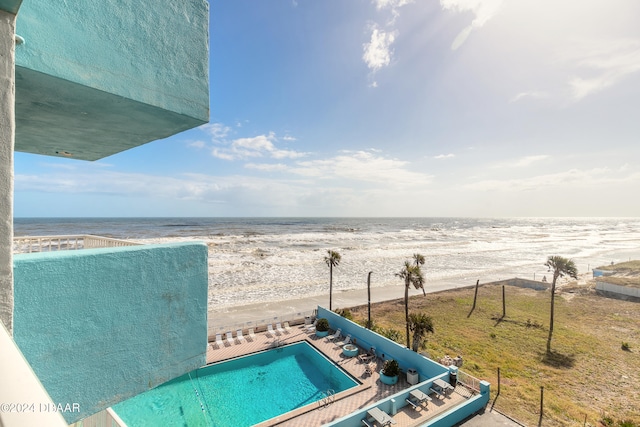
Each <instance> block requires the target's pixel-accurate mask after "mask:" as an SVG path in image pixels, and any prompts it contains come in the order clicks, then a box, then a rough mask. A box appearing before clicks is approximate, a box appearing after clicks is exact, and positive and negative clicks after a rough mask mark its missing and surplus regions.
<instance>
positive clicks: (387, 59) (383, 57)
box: [362, 0, 414, 87]
mask: <svg viewBox="0 0 640 427" xmlns="http://www.w3.org/2000/svg"><path fill="white" fill-rule="evenodd" d="M413 2H414V0H373V3H374V4H375V5H376V9H377V10H378V11H379V12H380V11H382V10H390V12H391V16H390V17H389V18H387V19H386V22H385V24H384V25H381V24H379V23H374V24H371V25H370V30H371V37H370V38H369V42H367V43H364V44H363V50H364V53H363V54H362V59H363V61H364V62H365V64H367V67H368V68H369V69H370V70H371V74H370V77H371V79H372V81H371V83H370V86H371V87H378V82H376V81H375V79H374V76H375V74H376V73H377V72H378V71H379V70H380V69H382V68H383V67H387V66H389V64H391V60H392V58H393V49H392V48H391V46H392V45H393V43H394V42H395V40H396V37H398V34H399V32H398V30H397V29H395V28H394V26H395V23H396V20H397V18H398V17H399V16H400V10H399V9H400V8H401V7H403V6H406V5H408V4H411V3H413ZM383 27H385V28H386V29H383Z"/></svg>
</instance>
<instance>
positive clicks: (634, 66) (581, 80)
mask: <svg viewBox="0 0 640 427" xmlns="http://www.w3.org/2000/svg"><path fill="white" fill-rule="evenodd" d="M563 56H565V58H566V59H567V60H568V61H569V62H570V63H573V64H575V66H577V67H578V68H579V69H581V70H582V71H578V72H576V74H577V75H574V76H572V77H571V78H570V79H569V82H568V84H569V88H570V91H571V95H572V97H573V99H574V100H576V101H578V100H581V99H582V98H584V97H586V96H589V95H592V94H594V93H597V92H600V91H602V90H604V89H606V88H609V87H611V86H613V85H615V84H617V83H618V82H620V81H621V80H622V79H623V78H624V77H626V76H628V75H630V74H633V73H637V72H638V71H640V40H636V39H609V40H582V41H579V42H573V43H571V44H569V45H568V46H567V48H566V51H565V52H564V55H563Z"/></svg>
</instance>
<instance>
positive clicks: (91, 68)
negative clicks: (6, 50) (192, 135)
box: [15, 0, 209, 160]
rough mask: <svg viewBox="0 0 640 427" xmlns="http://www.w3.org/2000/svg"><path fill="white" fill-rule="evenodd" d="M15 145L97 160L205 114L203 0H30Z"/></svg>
mask: <svg viewBox="0 0 640 427" xmlns="http://www.w3.org/2000/svg"><path fill="white" fill-rule="evenodd" d="M16 34H17V35H19V36H20V37H22V39H24V43H21V44H18V45H17V46H16V147H15V150H16V151H24V152H30V153H37V154H44V155H51V156H65V157H72V158H77V159H83V160H97V159H100V158H103V157H106V156H108V155H111V154H114V153H117V152H120V151H123V150H126V149H128V148H131V147H135V146H138V145H141V144H144V143H146V142H149V141H153V140H156V139H160V138H166V137H168V136H171V135H173V134H176V133H178V132H181V131H184V130H186V129H190V128H193V127H195V126H199V125H201V124H203V123H206V122H208V120H209V37H208V35H209V4H208V3H207V2H206V1H205V0H184V1H167V0H162V1H158V0H136V1H122V0H84V1H82V2H70V1H66V0H28V1H25V2H24V3H23V4H22V6H21V7H20V13H19V14H18V18H17V22H16Z"/></svg>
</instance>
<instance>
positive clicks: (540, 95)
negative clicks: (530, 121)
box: [509, 91, 549, 102]
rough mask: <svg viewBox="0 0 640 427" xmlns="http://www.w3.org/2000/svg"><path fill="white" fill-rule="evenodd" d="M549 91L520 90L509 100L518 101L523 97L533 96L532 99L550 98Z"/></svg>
mask: <svg viewBox="0 0 640 427" xmlns="http://www.w3.org/2000/svg"><path fill="white" fill-rule="evenodd" d="M548 97H549V93H548V92H544V91H528V92H520V93H518V94H517V95H516V96H514V97H513V98H511V99H510V100H509V102H518V101H520V100H521V99H525V98H531V99H544V98H548Z"/></svg>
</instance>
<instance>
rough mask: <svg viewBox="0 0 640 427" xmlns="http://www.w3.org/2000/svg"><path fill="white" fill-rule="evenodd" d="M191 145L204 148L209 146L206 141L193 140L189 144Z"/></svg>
mask: <svg viewBox="0 0 640 427" xmlns="http://www.w3.org/2000/svg"><path fill="white" fill-rule="evenodd" d="M187 145H188V146H189V147H193V148H204V147H206V146H207V143H206V142H204V141H193V142H190V143H189V144H187Z"/></svg>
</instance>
